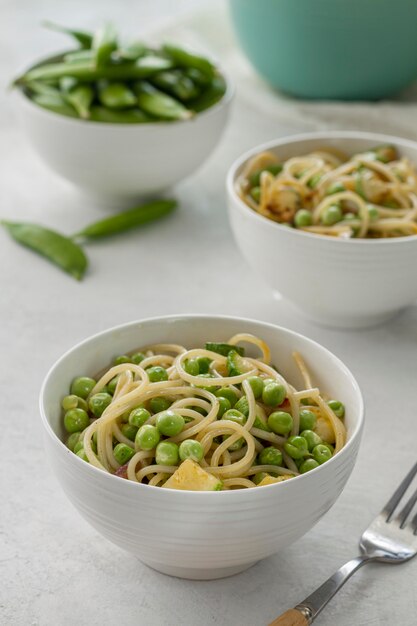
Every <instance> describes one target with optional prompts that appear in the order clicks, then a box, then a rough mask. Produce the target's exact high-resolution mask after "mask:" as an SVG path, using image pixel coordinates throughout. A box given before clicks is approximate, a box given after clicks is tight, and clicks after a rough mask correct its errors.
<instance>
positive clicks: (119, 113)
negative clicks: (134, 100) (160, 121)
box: [89, 105, 152, 124]
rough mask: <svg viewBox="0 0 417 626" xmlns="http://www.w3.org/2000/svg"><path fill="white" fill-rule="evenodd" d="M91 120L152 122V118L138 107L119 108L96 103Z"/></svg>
mask: <svg viewBox="0 0 417 626" xmlns="http://www.w3.org/2000/svg"><path fill="white" fill-rule="evenodd" d="M89 121H90V122H104V123H107V124H144V123H149V122H151V121H152V118H151V117H149V115H147V114H146V113H145V112H144V111H141V109H138V108H134V109H125V110H117V109H107V108H106V107H103V106H99V105H94V106H92V107H91V111H90V118H89Z"/></svg>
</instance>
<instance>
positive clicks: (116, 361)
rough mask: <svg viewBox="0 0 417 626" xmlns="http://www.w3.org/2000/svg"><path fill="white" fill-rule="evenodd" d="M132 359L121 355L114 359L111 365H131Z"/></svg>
mask: <svg viewBox="0 0 417 626" xmlns="http://www.w3.org/2000/svg"><path fill="white" fill-rule="evenodd" d="M131 362H132V359H131V358H130V356H127V354H121V355H120V356H117V357H115V359H114V361H113V364H114V365H123V364H124V363H131Z"/></svg>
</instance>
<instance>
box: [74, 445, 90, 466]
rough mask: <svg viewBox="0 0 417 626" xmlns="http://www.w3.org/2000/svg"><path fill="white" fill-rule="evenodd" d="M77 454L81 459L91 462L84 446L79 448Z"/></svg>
mask: <svg viewBox="0 0 417 626" xmlns="http://www.w3.org/2000/svg"><path fill="white" fill-rule="evenodd" d="M76 455H77V456H79V457H80V459H82V460H83V461H86V462H87V463H88V462H89V461H88V458H87V455H86V453H85V450H84V448H81V449H80V450H78V452H76Z"/></svg>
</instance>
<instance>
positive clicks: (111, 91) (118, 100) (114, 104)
mask: <svg viewBox="0 0 417 626" xmlns="http://www.w3.org/2000/svg"><path fill="white" fill-rule="evenodd" d="M98 98H99V100H100V102H101V104H103V105H104V106H105V107H108V108H109V109H127V108H129V107H133V106H135V104H136V103H137V99H136V96H135V94H134V93H133V91H132V90H131V89H129V87H128V86H127V85H126V84H125V83H121V82H114V83H104V84H100V85H99V88H98Z"/></svg>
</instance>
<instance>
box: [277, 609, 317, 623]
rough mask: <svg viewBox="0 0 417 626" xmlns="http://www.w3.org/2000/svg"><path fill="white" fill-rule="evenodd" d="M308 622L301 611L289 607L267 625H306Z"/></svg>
mask: <svg viewBox="0 0 417 626" xmlns="http://www.w3.org/2000/svg"><path fill="white" fill-rule="evenodd" d="M308 624H309V622H308V621H307V618H306V617H305V616H304V615H303V614H302V613H301V611H298V610H297V609H290V610H289V611H286V612H285V613H283V614H282V615H280V616H279V617H277V618H276V619H274V621H273V622H271V623H270V624H269V626H308Z"/></svg>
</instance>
